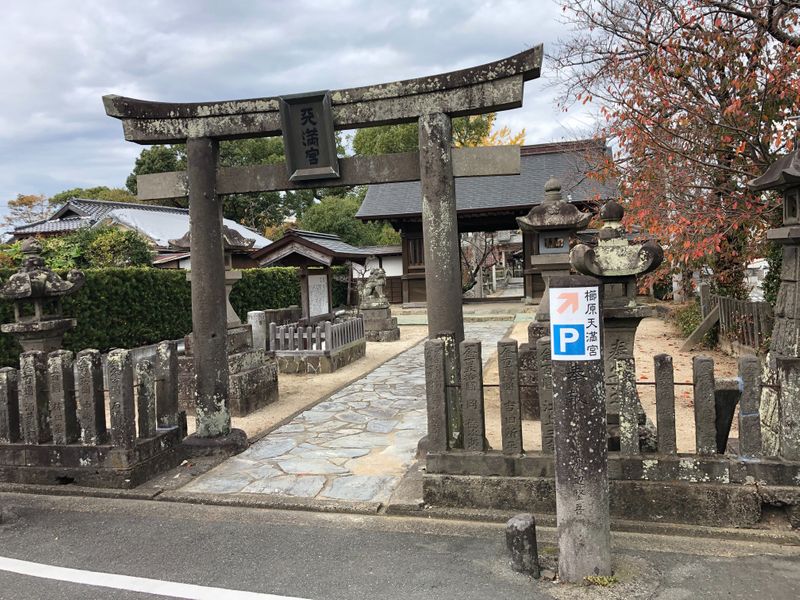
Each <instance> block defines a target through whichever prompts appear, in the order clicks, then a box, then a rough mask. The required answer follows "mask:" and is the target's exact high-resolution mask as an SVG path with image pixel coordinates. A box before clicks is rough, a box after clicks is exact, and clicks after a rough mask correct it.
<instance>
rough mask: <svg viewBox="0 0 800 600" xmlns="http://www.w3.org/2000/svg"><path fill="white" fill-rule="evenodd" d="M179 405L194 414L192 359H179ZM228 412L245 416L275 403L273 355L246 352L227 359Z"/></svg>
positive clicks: (274, 364) (276, 381) (276, 373)
mask: <svg viewBox="0 0 800 600" xmlns="http://www.w3.org/2000/svg"><path fill="white" fill-rule="evenodd" d="M178 372H179V375H178V404H179V406H180V407H181V408H182V409H184V410H186V412H187V413H189V414H194V412H195V406H194V389H195V388H194V358H193V357H192V356H181V357H179V358H178ZM228 376H229V390H230V391H229V396H228V410H230V413H231V416H232V417H244V416H247V415H249V414H250V413H252V412H255V411H257V410H258V409H260V408H263V407H264V406H267V405H268V404H272V403H273V402H277V401H278V366H277V363H276V361H275V358H274V356H273V354H272V353H268V352H265V351H264V350H247V351H246V352H239V353H237V354H231V355H229V356H228Z"/></svg>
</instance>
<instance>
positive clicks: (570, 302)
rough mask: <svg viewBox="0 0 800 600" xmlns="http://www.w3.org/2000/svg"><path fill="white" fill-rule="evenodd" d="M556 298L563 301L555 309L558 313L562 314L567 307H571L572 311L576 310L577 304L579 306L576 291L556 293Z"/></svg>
mask: <svg viewBox="0 0 800 600" xmlns="http://www.w3.org/2000/svg"><path fill="white" fill-rule="evenodd" d="M558 299H559V300H563V301H564V302H562V303H561V306H559V307H558V309H557V310H558V314H560V315H563V314H564V313H565V312H567V309H569V308H571V309H572V312H574V313H576V312H578V306H580V300H579V298H578V292H564V293H562V294H559V295H558Z"/></svg>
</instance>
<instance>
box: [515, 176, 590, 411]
mask: <svg viewBox="0 0 800 600" xmlns="http://www.w3.org/2000/svg"><path fill="white" fill-rule="evenodd" d="M591 218H592V215H591V214H589V213H584V212H581V211H580V210H578V208H577V207H576V206H575V205H574V204H571V203H569V202H565V201H564V199H563V197H562V194H561V181H560V180H559V179H557V178H555V177H551V178H550V179H548V180H547V182H546V183H545V184H544V200H543V201H542V203H541V204H538V205H537V206H534V207H533V208H532V209H531V210H530V212H528V214H527V215H526V216H524V217H518V218H517V223H518V224H519V227H520V229H521V230H522V236H523V240H524V243H525V244H526V247H527V248H529V250H530V265H525V268H526V272H527V270H528V269H529V268H532V269H534V270H535V272H536V274H537V275H538V276H540V277H541V278H542V279H544V284H545V287H544V293H543V295H542V298H541V300H540V302H539V307H538V309H537V310H536V314H535V315H534V319H533V322H532V323H531V324H530V326H529V327H528V345H527V346H524V347H523V348H521V354H522V357H521V363H522V366H521V370H520V376H521V377H522V379H523V380H524V381H525V382H526V384H525V385H524V386H523V387H521V388H520V400H521V402H522V415H523V418H526V419H533V418H538V417H539V416H540V411H539V388H538V385H536V377H537V374H536V368H535V350H534V349H535V348H536V342H537V341H538V340H539V338H542V337H544V336H547V335H549V331H548V329H549V322H550V301H549V295H550V278H551V277H565V276H567V275H569V274H570V263H569V242H570V238H571V237H572V236H573V235H574V234H575V232H576V231H578V230H579V229H583V228H585V227H586V226H587V225H588V224H589V221H590V220H591ZM525 254H526V255H527V254H528V252H525ZM525 280H526V282H528V283H526V290H528V289H530V293H531V294H533V293H534V290H533V286H534V275H533V274H529V275H526V276H525ZM527 294H528V292H527V291H526V296H527Z"/></svg>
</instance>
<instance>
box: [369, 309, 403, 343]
mask: <svg viewBox="0 0 800 600" xmlns="http://www.w3.org/2000/svg"><path fill="white" fill-rule="evenodd" d="M361 314H362V315H363V316H364V335H365V337H366V338H367V341H369V342H394V341H396V340H399V339H400V328H399V327H398V326H397V318H396V317H393V316H392V310H391V309H390V308H388V307H385V308H383V307H382V308H361Z"/></svg>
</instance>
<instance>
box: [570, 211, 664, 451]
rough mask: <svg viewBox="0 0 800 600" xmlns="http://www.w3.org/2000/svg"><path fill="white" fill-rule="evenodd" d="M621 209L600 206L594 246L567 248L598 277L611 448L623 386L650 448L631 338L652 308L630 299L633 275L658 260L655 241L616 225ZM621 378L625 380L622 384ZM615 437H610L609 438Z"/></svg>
mask: <svg viewBox="0 0 800 600" xmlns="http://www.w3.org/2000/svg"><path fill="white" fill-rule="evenodd" d="M624 215H625V210H624V209H623V208H622V206H621V205H620V204H619V203H617V202H616V201H614V200H610V201H608V202H606V203H605V204H604V205H603V208H601V209H600V218H601V219H602V220H603V227H602V228H601V229H600V232H599V235H598V241H597V245H596V246H594V247H592V246H588V245H585V244H578V245H577V246H575V247H574V248H573V249H572V252H571V255H570V262H571V263H572V266H573V267H575V270H576V271H578V272H579V273H583V274H585V275H591V276H593V277H597V278H598V279H599V280H600V281H602V282H603V332H604V335H605V344H604V363H605V378H606V412H607V416H608V425H609V433H610V436H609V437H610V439H611V447H612V449H615V448H614V446H615V444H617V443H618V440H619V436H618V428H619V408H620V396H619V394H620V390H621V389H626V390H629V393H631V394H633V395H634V398H633V399H632V401H633V403H634V405H635V406H636V407H637V412H638V414H639V425H640V430H639V432H640V435H639V437H640V440H643V441H644V442H645V443H644V447H645V448H648V447H650V441H652V440H650V439H649V438H650V437H651V435H650V434H652V431H653V428H652V426H650V425H649V424H647V420H646V416H645V413H644V410H643V409H642V407H641V402H640V401H639V394H638V393H637V391H636V364H635V362H634V358H633V342H634V338H635V337H636V328H637V327H638V326H639V323H640V322H641V321H642V319H644V318H645V317H652V316H654V315H655V311H654V310H653V309H651V308H648V307H646V306H644V305H641V304H637V302H636V277H637V276H639V275H643V274H645V273H648V272H650V271H652V270H654V269H656V268H657V267H658V266H659V265H660V264H661V262H662V261H663V260H664V251H663V250H662V248H661V246H659V245H658V244H657V243H656V242H654V241H652V240H648V241H646V242H644V243H630V242H629V240H628V238H627V235H626V232H625V229H624V227H623V226H622V217H623V216H624ZM623 382H625V383H627V385H624V386H623ZM615 440H616V441H615Z"/></svg>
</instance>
